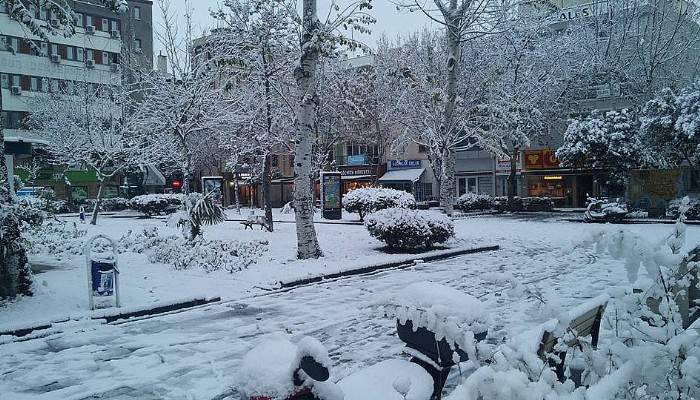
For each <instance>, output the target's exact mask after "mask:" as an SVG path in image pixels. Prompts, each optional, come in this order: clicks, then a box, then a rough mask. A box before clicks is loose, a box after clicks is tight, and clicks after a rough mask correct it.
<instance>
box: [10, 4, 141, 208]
mask: <svg viewBox="0 0 700 400" xmlns="http://www.w3.org/2000/svg"><path fill="white" fill-rule="evenodd" d="M70 3H71V6H72V7H73V11H74V14H75V17H76V19H75V27H76V29H75V30H76V33H75V34H74V35H72V36H70V37H64V36H63V35H51V34H49V40H48V41H46V40H42V39H41V38H40V37H38V36H35V35H32V34H31V33H29V31H28V30H27V29H26V28H25V27H24V26H23V25H22V24H20V23H19V22H17V21H15V20H14V19H12V18H10V16H9V15H8V13H7V11H8V10H7V5H6V4H5V3H4V2H3V1H2V0H0V90H2V92H1V96H0V100H1V101H0V110H1V111H2V115H3V121H4V135H5V152H6V154H5V157H6V160H7V161H8V162H7V165H8V167H9V169H10V175H12V174H16V175H19V176H20V177H23V178H25V180H26V177H25V176H24V175H26V173H24V171H21V170H16V168H15V167H16V166H17V165H19V164H22V163H24V162H25V161H27V160H28V159H29V158H31V157H32V152H33V151H39V152H40V151H41V144H42V143H44V139H43V138H41V137H38V136H37V135H36V134H34V133H32V132H31V131H29V130H28V129H27V128H28V127H27V126H26V119H27V116H28V115H30V114H31V111H32V110H31V107H32V105H31V104H32V99H33V98H35V97H37V96H45V95H47V94H50V93H62V94H70V93H71V92H72V91H73V90H74V88H75V87H76V86H77V85H76V84H77V83H81V84H84V83H87V84H90V85H99V86H101V87H105V88H107V89H108V88H109V87H111V86H118V85H121V83H122V68H121V65H122V64H123V63H125V62H129V63H133V64H136V63H138V65H144V66H146V67H147V68H150V66H151V65H152V63H153V61H152V53H153V32H152V20H151V7H152V3H151V2H150V1H148V0H133V1H129V6H130V8H129V13H128V14H119V15H117V14H114V13H112V12H111V11H110V10H108V9H106V8H105V7H102V6H100V5H98V4H97V2H96V1H78V0H76V1H71V2H70ZM30 10H31V11H32V12H34V13H35V18H37V19H38V20H40V24H45V25H46V26H49V25H52V24H57V20H56V16H54V15H51V13H50V12H49V11H48V10H46V9H43V8H30ZM80 168H81V166H69V168H68V169H65V168H63V167H61V168H59V167H54V166H48V165H47V166H46V167H45V168H43V169H42V170H41V171H40V172H39V176H38V178H37V180H36V181H35V182H34V184H35V185H36V186H43V187H51V188H53V189H54V190H55V191H56V193H57V194H58V195H59V196H61V197H72V198H74V199H79V198H84V197H91V196H95V194H96V177H95V174H94V173H91V172H90V171H84V170H81V169H80ZM118 185H119V183H118V182H113V185H110V187H109V189H108V193H107V194H108V195H116V192H117V191H118Z"/></svg>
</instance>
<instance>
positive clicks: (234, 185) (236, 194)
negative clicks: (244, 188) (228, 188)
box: [233, 173, 241, 215]
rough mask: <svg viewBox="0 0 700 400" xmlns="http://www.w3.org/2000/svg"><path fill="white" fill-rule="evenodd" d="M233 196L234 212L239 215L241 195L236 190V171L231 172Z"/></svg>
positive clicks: (237, 187)
mask: <svg viewBox="0 0 700 400" xmlns="http://www.w3.org/2000/svg"><path fill="white" fill-rule="evenodd" d="M233 190H234V193H233V198H234V199H235V200H236V212H237V213H238V214H239V215H240V214H241V195H240V193H239V192H238V191H239V186H238V173H234V174H233Z"/></svg>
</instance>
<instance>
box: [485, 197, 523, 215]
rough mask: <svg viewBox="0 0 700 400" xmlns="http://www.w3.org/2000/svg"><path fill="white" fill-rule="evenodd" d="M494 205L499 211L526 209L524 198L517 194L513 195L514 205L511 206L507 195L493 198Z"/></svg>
mask: <svg viewBox="0 0 700 400" xmlns="http://www.w3.org/2000/svg"><path fill="white" fill-rule="evenodd" d="M493 205H494V208H495V209H496V211H499V212H506V211H512V212H520V211H523V210H524V205H523V199H522V198H520V197H518V196H515V197H513V206H512V207H511V206H509V204H508V197H507V196H499V197H496V198H494V199H493Z"/></svg>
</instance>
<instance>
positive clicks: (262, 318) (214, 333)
mask: <svg viewBox="0 0 700 400" xmlns="http://www.w3.org/2000/svg"><path fill="white" fill-rule="evenodd" d="M491 222H492V221H489V222H488V223H484V224H483V225H482V224H480V223H479V221H478V220H473V221H470V222H465V223H463V224H460V225H459V226H458V229H460V230H464V229H474V228H480V229H482V231H480V232H479V234H480V235H484V236H485V237H488V238H489V239H491V243H499V244H501V245H502V246H503V249H502V250H500V251H497V252H491V253H481V254H476V255H470V256H464V257H459V258H455V259H450V260H445V261H441V262H435V263H427V264H421V265H418V266H416V267H413V268H411V269H407V270H399V271H396V270H394V271H386V272H381V273H378V274H375V275H370V276H357V277H352V278H348V279H342V280H338V281H335V282H327V283H324V284H319V285H313V286H306V287H301V288H297V289H294V290H290V291H285V292H277V293H270V294H266V295H262V296H258V297H252V298H247V299H239V300H237V301H231V302H227V303H223V304H216V305H210V306H206V307H203V308H198V309H195V310H190V311H187V312H181V313H176V314H171V315H165V316H161V317H157V318H152V319H145V320H141V321H131V322H123V323H116V324H112V325H100V324H96V323H89V324H87V325H83V326H80V327H75V328H67V329H66V331H65V333H62V334H58V335H55V336H49V337H47V338H43V339H36V340H30V341H26V342H18V343H10V344H6V345H0V353H1V354H2V355H3V356H2V358H0V394H2V395H0V398H2V399H5V398H7V399H18V400H19V399H90V398H106V399H214V398H218V399H224V398H231V399H236V398H238V396H237V395H236V392H235V386H236V376H237V369H238V367H239V363H240V360H241V358H242V356H243V354H245V352H246V351H247V350H248V349H250V348H251V347H252V346H254V345H255V344H256V343H258V342H259V341H260V340H261V338H262V337H263V336H264V335H265V334H271V333H275V332H286V333H288V334H292V335H311V336H314V337H316V338H317V339H319V340H320V341H321V342H322V343H324V344H325V345H326V346H327V347H328V348H329V350H330V352H331V356H332V358H333V359H334V361H335V362H336V366H335V368H334V371H333V372H334V374H335V377H334V378H335V379H338V378H342V377H344V376H346V375H348V374H349V373H351V372H353V371H356V370H357V369H358V368H361V367H363V366H366V365H370V364H372V363H375V362H377V361H379V360H382V359H386V358H392V357H396V356H399V354H400V352H401V348H402V344H401V342H400V341H399V340H398V339H397V338H396V336H395V335H394V323H393V321H389V320H384V319H382V318H380V317H378V316H376V315H374V313H373V312H372V311H371V310H369V309H368V306H369V305H371V304H373V303H374V302H375V301H376V300H377V299H378V298H380V297H382V296H385V295H389V294H391V293H394V292H395V291H398V290H400V289H402V288H403V287H405V286H406V285H408V284H411V283H413V282H418V281H426V280H430V281H434V282H438V283H444V284H447V285H450V286H453V287H456V288H459V289H461V290H463V291H465V292H467V293H470V294H472V295H475V296H477V297H480V298H481V299H482V300H483V301H484V302H485V303H486V306H487V307H488V309H489V310H491V311H492V314H493V317H494V319H495V320H496V325H497V327H498V330H500V331H502V334H509V333H513V332H517V331H520V330H521V329H523V328H524V326H530V325H534V324H536V323H538V322H540V321H542V319H544V316H542V315H538V313H537V312H536V311H535V308H536V307H535V302H534V301H533V300H523V299H511V298H509V297H508V296H506V294H505V291H504V290H503V289H504V286H503V285H500V284H496V283H492V282H491V281H489V280H486V279H484V278H486V276H485V275H486V274H487V273H490V272H509V273H512V274H513V275H515V276H516V277H518V278H519V279H520V280H521V281H523V282H534V283H533V285H536V286H537V287H539V288H551V289H554V290H556V291H557V293H558V294H559V295H560V296H561V297H562V299H563V301H564V304H563V305H564V306H565V307H570V306H572V305H574V304H576V303H577V302H579V301H581V299H582V298H587V297H592V296H594V295H597V294H599V293H601V292H603V291H605V290H607V289H609V288H610V287H612V286H615V285H621V284H625V283H626V281H625V271H624V268H623V267H622V265H621V263H620V262H619V261H614V260H611V259H609V258H607V257H599V256H598V255H596V254H595V253H594V252H592V251H591V250H587V249H583V248H574V247H573V246H572V241H574V242H575V241H576V240H578V239H581V238H582V237H581V235H583V234H585V233H586V232H585V231H587V230H591V229H592V228H590V227H589V226H585V225H582V224H568V223H553V222H536V223H535V222H529V223H525V222H522V221H504V220H501V221H499V223H498V224H493V223H491ZM595 229H600V228H595ZM603 229H617V228H614V227H605V228H603ZM636 229H637V227H634V228H632V230H636ZM669 230H670V227H646V228H645V231H648V232H650V235H651V236H652V237H660V236H661V235H663V234H665V233H667V232H668V231H669ZM698 233H700V230H698V231H697V232H696V231H695V230H692V229H689V236H690V237H691V238H693V237H695V238H697V236H698ZM691 240H692V239H691Z"/></svg>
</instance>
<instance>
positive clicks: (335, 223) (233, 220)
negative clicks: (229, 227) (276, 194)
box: [224, 218, 364, 225]
mask: <svg viewBox="0 0 700 400" xmlns="http://www.w3.org/2000/svg"><path fill="white" fill-rule="evenodd" d="M224 221H225V222H245V221H247V220H245V219H237V218H235V219H228V218H227V219H225V220H224ZM272 222H273V223H275V224H295V223H296V222H295V221H275V220H273V221H272ZM314 224H324V225H364V224H363V223H362V222H359V221H357V222H353V221H342V222H326V221H314Z"/></svg>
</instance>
